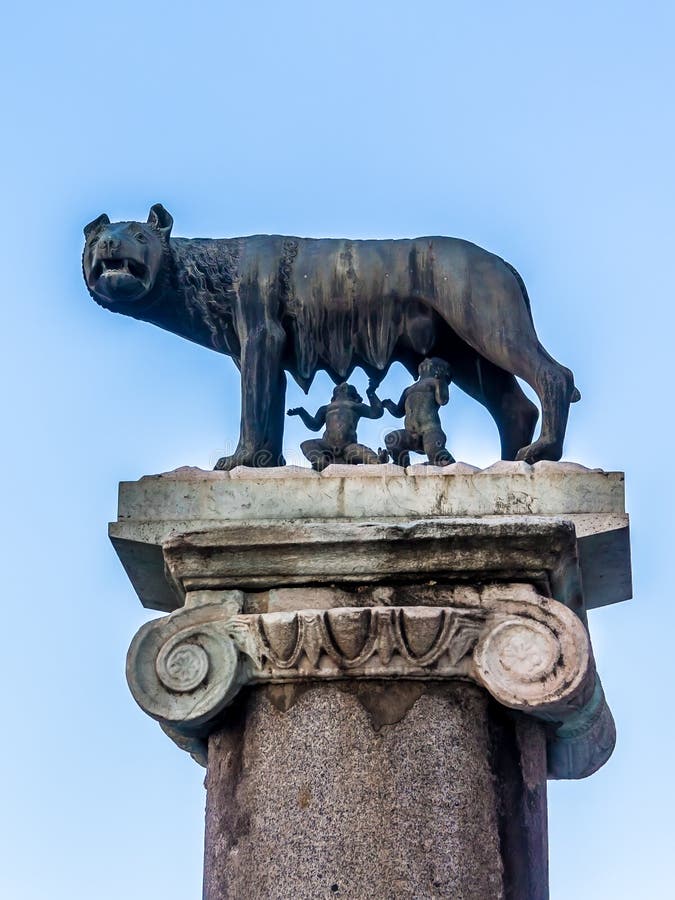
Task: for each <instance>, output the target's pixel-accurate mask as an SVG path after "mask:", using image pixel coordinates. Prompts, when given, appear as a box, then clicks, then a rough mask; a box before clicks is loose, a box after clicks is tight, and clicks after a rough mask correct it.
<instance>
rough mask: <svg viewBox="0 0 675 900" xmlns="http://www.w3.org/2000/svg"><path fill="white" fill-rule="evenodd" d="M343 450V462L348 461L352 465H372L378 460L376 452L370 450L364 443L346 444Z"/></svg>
mask: <svg viewBox="0 0 675 900" xmlns="http://www.w3.org/2000/svg"><path fill="white" fill-rule="evenodd" d="M343 452H344V458H345V462H347V463H350V464H351V465H353V466H355V465H358V464H359V463H365V464H366V465H369V466H373V465H377V464H378V463H379V462H380V458H379V456H378V455H377V453H375V451H374V450H371V449H370V447H366V446H365V445H364V444H347V446H346V447H345V449H344V451H343Z"/></svg>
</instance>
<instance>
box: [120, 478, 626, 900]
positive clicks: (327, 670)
mask: <svg viewBox="0 0 675 900" xmlns="http://www.w3.org/2000/svg"><path fill="white" fill-rule="evenodd" d="M627 529H628V523H627V518H626V516H625V513H624V508H623V481H622V477H621V475H620V474H618V473H609V474H607V473H604V472H600V471H591V470H588V469H584V468H583V467H580V466H573V465H570V464H551V463H539V464H537V465H535V466H533V467H530V466H527V465H526V464H524V463H498V464H496V465H495V466H492V467H490V468H489V469H487V470H484V471H482V472H479V471H477V470H472V469H471V467H468V466H465V465H464V464H461V463H460V464H456V465H454V466H449V467H447V468H445V469H437V470H436V469H433V468H432V467H416V466H413V467H411V468H410V469H408V470H407V471H404V470H402V469H398V468H397V467H394V466H363V467H344V466H333V467H330V468H329V469H327V470H326V471H325V472H324V473H323V474H322V475H321V476H319V475H317V474H316V473H313V472H311V471H310V470H304V469H294V468H293V467H287V468H285V469H278V470H274V469H271V470H239V471H238V470H235V471H234V472H233V473H230V474H229V475H228V474H227V473H202V472H199V471H198V470H194V469H188V470H178V471H177V472H175V473H169V474H168V475H165V476H154V477H151V478H144V479H141V481H139V482H136V483H132V484H124V485H122V487H121V492H120V518H119V520H118V522H116V523H114V524H113V525H111V537H112V539H113V542H114V544H115V547H116V549H117V551H118V553H119V554H120V557H121V559H122V561H123V563H124V565H125V568H126V570H127V572H128V573H129V575H130V577H131V579H132V582H133V583H134V586H135V587H136V590H137V592H138V594H139V597H140V598H141V600H142V602H144V603H145V604H146V605H148V606H154V607H155V608H158V609H162V610H167V611H168V610H173V612H171V614H170V615H168V616H165V617H163V618H160V619H158V620H155V621H153V622H149V623H147V624H146V625H145V626H143V628H141V630H140V631H139V633H138V634H137V635H136V637H135V639H134V641H133V643H132V645H131V648H130V651H129V656H128V663H127V677H128V680H129V685H130V687H131V690H132V693H133V695H134V697H135V698H136V700H137V702H138V703H139V704H140V706H141V707H142V708H143V709H144V710H145V711H146V712H147V713H148V714H149V715H150V716H152V717H153V718H155V719H156V720H157V721H158V722H159V723H160V725H161V726H162V728H163V729H164V731H165V732H166V733H167V734H168V735H169V736H170V737H171V738H172V739H173V740H174V741H175V742H176V743H177V744H178V745H179V746H180V747H181V748H183V749H185V750H187V751H188V752H190V753H192V755H193V756H194V757H195V759H196V760H198V761H199V762H201V763H202V764H205V765H207V766H208V774H207V791H208V794H207V832H206V868H205V897H206V898H207V900H222V898H226V897H227V898H238V897H246V898H247V900H248V898H251V900H255V898H272V897H279V898H285V897H291V896H292V897H294V898H305V897H306V898H315V897H323V896H326V897H330V896H336V895H337V896H345V897H353V898H362V897H365V896H368V897H372V898H383V900H384V898H388V897H397V898H398V897H411V898H412V897H422V896H424V897H427V896H428V897H436V896H437V897H467V898H473V897H475V898H480V900H489V898H493V897H494V898H498V897H506V898H519V900H520V898H523V900H527V898H532V900H534V898H537V900H539V898H542V897H545V896H546V895H547V887H546V882H547V878H546V805H545V782H546V778H547V777H551V778H581V777H584V776H586V775H589V774H591V773H592V772H593V771H595V770H596V769H597V768H598V767H599V766H601V765H602V764H603V763H604V762H605V761H606V759H607V758H608V757H609V755H610V754H611V752H612V749H613V746H614V739H615V734H614V723H613V721H612V717H611V714H610V712H609V709H608V707H607V704H606V702H605V698H604V695H603V692H602V687H601V684H600V680H599V678H598V676H597V672H596V669H595V662H594V659H593V653H592V649H591V644H590V639H589V636H588V631H587V628H586V608H587V607H588V605H589V597H590V599H591V601H592V605H595V606H599V605H604V604H606V603H611V602H616V601H619V600H623V599H626V598H627V597H628V596H630V560H629V554H628V530H627Z"/></svg>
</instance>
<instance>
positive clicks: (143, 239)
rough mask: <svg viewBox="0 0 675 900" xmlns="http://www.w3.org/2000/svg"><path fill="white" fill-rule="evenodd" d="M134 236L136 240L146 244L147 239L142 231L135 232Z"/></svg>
mask: <svg viewBox="0 0 675 900" xmlns="http://www.w3.org/2000/svg"><path fill="white" fill-rule="evenodd" d="M135 237H136V240H137V241H140V242H141V244H147V242H148V239H147V238H146V236H145V235H144V234H143V232H142V231H138V232H136V235H135Z"/></svg>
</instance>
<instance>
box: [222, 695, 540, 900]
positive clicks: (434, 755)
mask: <svg viewBox="0 0 675 900" xmlns="http://www.w3.org/2000/svg"><path fill="white" fill-rule="evenodd" d="M526 779H527V780H526ZM206 785H207V817H206V857H205V870H204V897H205V900H237V898H250V900H258V898H261V900H262V898H268V900H287V898H291V897H292V898H297V900H310V898H311V900H318V898H324V897H325V898H330V897H346V898H354V900H360V898H372V900H389V898H391V900H394V898H396V900H416V898H422V897H424V898H427V897H428V898H436V897H438V898H440V897H452V898H467V900H469V898H475V900H498V898H508V900H524V898H538V900H543V898H545V897H546V896H547V888H546V884H547V853H546V803H545V797H546V742H545V738H544V735H543V730H542V726H539V725H536V724H535V725H534V726H532V725H531V724H530V723H528V722H527V721H526V720H524V719H521V720H519V721H514V720H513V719H507V718H506V717H505V716H504V715H503V713H502V712H501V711H500V710H499V708H498V707H497V705H496V704H494V703H493V702H492V701H491V700H490V698H489V696H488V695H487V693H486V692H485V691H483V690H481V689H479V688H477V687H475V686H473V685H470V684H463V683H461V682H454V683H448V682H437V683H428V684H419V683H412V682H378V681H376V682H367V683H366V682H363V683H355V682H345V683H342V684H337V683H335V684H326V685H324V684H322V685H316V684H314V685H305V686H296V687H290V686H269V687H265V688H255V689H253V690H251V691H249V692H248V693H246V694H245V695H242V696H241V697H240V699H239V700H238V701H237V703H236V705H235V707H232V708H231V709H230V712H229V715H228V722H227V724H226V725H224V726H223V727H222V728H221V729H219V730H218V731H216V732H214V733H213V734H212V735H211V736H210V738H209V766H208V775H207V780H206Z"/></svg>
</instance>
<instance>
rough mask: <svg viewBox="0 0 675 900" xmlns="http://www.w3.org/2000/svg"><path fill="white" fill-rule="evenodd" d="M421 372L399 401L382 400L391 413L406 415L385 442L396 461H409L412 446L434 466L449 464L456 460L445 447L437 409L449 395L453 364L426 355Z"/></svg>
mask: <svg viewBox="0 0 675 900" xmlns="http://www.w3.org/2000/svg"><path fill="white" fill-rule="evenodd" d="M418 372H419V378H418V380H417V381H416V382H415V383H414V384H412V385H411V386H410V387H408V388H406V389H405V390H404V391H403V394H402V395H401V399H400V400H399V401H398V403H394V402H393V401H392V400H383V401H382V406H383V407H384V408H385V409H386V410H387V411H388V412H390V413H391V414H392V416H396V418H401V416H404V415H405V421H404V427H403V428H402V429H400V430H399V431H391V432H390V433H389V434H388V435H387V436H386V437H385V439H384V440H385V444H386V447H387V450H388V451H389V453H390V454H391V457H392V461H393V462H394V464H396V465H399V466H408V465H410V451H411V450H413V451H414V452H415V453H426V455H427V458H428V460H429V463H430V464H431V465H432V466H447V465H449V464H450V463H453V462H454V461H455V460H454V457H453V456H452V455H451V454H450V452H449V451H448V450H447V449H446V447H445V442H446V436H445V433H444V432H443V429H442V428H441V419H440V416H439V414H438V413H439V409H440V407H441V406H445V404H446V403H447V402H448V399H449V384H450V381H451V378H452V376H451V372H450V367H449V366H448V364H447V363H446V362H445V360H442V359H437V358H432V359H423V360H422V362H421V363H420V365H419V369H418Z"/></svg>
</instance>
